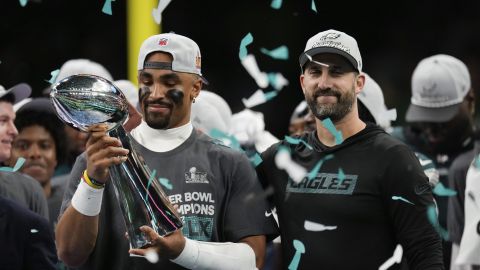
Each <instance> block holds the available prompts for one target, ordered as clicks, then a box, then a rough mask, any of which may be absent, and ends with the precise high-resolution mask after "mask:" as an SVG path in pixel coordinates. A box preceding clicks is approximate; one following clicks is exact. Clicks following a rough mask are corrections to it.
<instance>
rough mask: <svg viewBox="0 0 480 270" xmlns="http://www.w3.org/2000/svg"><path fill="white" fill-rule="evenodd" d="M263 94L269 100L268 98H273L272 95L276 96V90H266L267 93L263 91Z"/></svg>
mask: <svg viewBox="0 0 480 270" xmlns="http://www.w3.org/2000/svg"><path fill="white" fill-rule="evenodd" d="M263 95H264V96H265V100H266V101H269V100H271V99H273V98H274V97H276V96H277V91H270V92H267V93H263Z"/></svg>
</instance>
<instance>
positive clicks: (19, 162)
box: [0, 157, 25, 172]
mask: <svg viewBox="0 0 480 270" xmlns="http://www.w3.org/2000/svg"><path fill="white" fill-rule="evenodd" d="M23 164H25V159H24V158H22V157H19V158H18V159H17V162H15V165H14V166H13V168H10V167H0V171H2V172H16V171H18V170H20V168H22V166H23Z"/></svg>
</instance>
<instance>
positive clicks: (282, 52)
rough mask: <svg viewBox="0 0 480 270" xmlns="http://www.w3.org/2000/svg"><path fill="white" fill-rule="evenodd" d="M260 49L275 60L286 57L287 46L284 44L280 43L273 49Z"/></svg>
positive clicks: (285, 58)
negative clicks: (280, 44)
mask: <svg viewBox="0 0 480 270" xmlns="http://www.w3.org/2000/svg"><path fill="white" fill-rule="evenodd" d="M260 51H261V52H262V53H264V54H266V55H268V56H270V57H272V58H273V59H277V60H287V59H288V48H287V46H285V45H282V46H280V47H278V48H276V49H273V50H271V51H269V50H267V49H265V48H260Z"/></svg>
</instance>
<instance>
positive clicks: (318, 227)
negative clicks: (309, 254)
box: [304, 220, 337, 232]
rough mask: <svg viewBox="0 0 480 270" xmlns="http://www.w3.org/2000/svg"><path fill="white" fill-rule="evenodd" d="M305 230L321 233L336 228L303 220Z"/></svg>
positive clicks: (335, 227)
mask: <svg viewBox="0 0 480 270" xmlns="http://www.w3.org/2000/svg"><path fill="white" fill-rule="evenodd" d="M304 227H305V230H307V231H312V232H321V231H331V230H336V229H337V226H325V225H323V224H320V223H316V222H313V221H308V220H305V224H304Z"/></svg>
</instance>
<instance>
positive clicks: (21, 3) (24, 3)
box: [20, 0, 28, 7]
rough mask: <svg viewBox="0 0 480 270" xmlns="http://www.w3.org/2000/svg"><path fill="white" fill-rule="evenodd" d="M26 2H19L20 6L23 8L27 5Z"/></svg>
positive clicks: (26, 0) (25, 0) (22, 0)
mask: <svg viewBox="0 0 480 270" xmlns="http://www.w3.org/2000/svg"><path fill="white" fill-rule="evenodd" d="M27 2H28V0H20V6H22V7H24V6H26V5H27Z"/></svg>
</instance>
